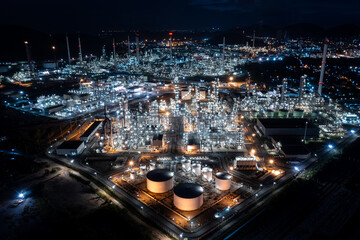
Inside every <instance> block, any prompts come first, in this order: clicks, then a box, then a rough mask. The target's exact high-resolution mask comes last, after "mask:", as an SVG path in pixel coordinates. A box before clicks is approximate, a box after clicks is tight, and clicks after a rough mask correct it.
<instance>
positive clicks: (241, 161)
mask: <svg viewBox="0 0 360 240" xmlns="http://www.w3.org/2000/svg"><path fill="white" fill-rule="evenodd" d="M234 168H235V169H238V170H258V165H257V161H256V159H255V158H254V157H236V158H235V160H234Z"/></svg>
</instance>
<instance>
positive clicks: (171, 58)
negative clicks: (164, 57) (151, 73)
mask: <svg viewBox="0 0 360 240" xmlns="http://www.w3.org/2000/svg"><path fill="white" fill-rule="evenodd" d="M172 35H173V33H172V32H169V36H170V44H169V45H170V63H171V64H172V63H173V57H172Z"/></svg>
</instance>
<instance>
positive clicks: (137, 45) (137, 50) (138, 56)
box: [136, 33, 140, 63]
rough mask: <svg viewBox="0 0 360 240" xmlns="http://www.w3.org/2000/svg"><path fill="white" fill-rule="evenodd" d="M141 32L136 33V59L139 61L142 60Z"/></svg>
mask: <svg viewBox="0 0 360 240" xmlns="http://www.w3.org/2000/svg"><path fill="white" fill-rule="evenodd" d="M139 50H140V49H139V34H138V33H137V34H136V59H137V61H138V63H139V62H140V55H139Z"/></svg>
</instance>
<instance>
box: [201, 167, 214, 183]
mask: <svg viewBox="0 0 360 240" xmlns="http://www.w3.org/2000/svg"><path fill="white" fill-rule="evenodd" d="M212 171H213V170H212V168H209V167H204V168H203V169H202V174H203V179H204V180H205V181H209V182H210V181H211V180H212Z"/></svg>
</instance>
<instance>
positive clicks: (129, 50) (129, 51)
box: [128, 36, 131, 58]
mask: <svg viewBox="0 0 360 240" xmlns="http://www.w3.org/2000/svg"><path fill="white" fill-rule="evenodd" d="M128 54H129V58H130V55H131V49H130V36H128Z"/></svg>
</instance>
